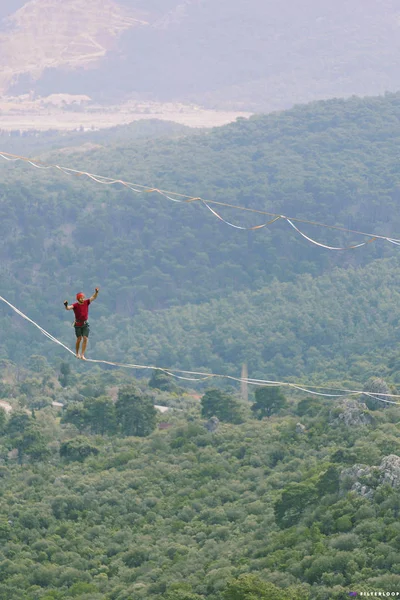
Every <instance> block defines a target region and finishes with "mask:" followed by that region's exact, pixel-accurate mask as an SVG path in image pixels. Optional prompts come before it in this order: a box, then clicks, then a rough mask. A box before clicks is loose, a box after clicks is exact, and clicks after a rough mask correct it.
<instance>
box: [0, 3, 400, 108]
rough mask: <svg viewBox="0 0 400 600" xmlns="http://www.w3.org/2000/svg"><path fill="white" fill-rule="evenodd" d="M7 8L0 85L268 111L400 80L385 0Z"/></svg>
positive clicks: (393, 7) (395, 10)
mask: <svg viewBox="0 0 400 600" xmlns="http://www.w3.org/2000/svg"><path fill="white" fill-rule="evenodd" d="M6 7H7V9H5V8H3V11H2V13H0V16H1V15H2V14H3V16H6V14H7V12H8V15H9V16H8V19H7V20H6V21H4V22H3V33H2V36H1V39H0V56H1V57H2V65H3V67H2V69H1V70H0V89H1V90H2V92H3V93H5V92H7V93H11V92H12V93H23V92H27V91H30V90H34V91H36V92H37V93H40V94H41V95H47V94H50V93H55V92H64V93H67V92H68V93H77V94H87V95H89V96H91V97H94V98H95V99H97V100H102V101H108V100H111V99H112V100H113V101H115V100H118V99H121V98H122V97H126V96H132V95H133V96H134V97H136V98H142V99H146V98H147V99H149V98H150V99H155V100H160V101H171V100H172V101H195V102H197V103H199V104H203V105H207V106H210V107H219V108H228V107H229V108H234V109H241V108H245V109H249V110H259V109H262V110H269V109H274V108H283V107H288V106H290V105H292V104H293V103H295V102H299V101H309V100H313V99H318V98H326V97H330V96H348V95H352V94H361V95H365V94H374V93H382V92H384V91H396V90H397V89H399V88H400V74H399V71H398V68H397V65H398V62H399V58H400V41H399V40H400V38H399V28H400V8H399V6H398V4H397V3H396V2H394V1H392V0H378V1H377V0H364V1H361V0H350V1H347V0H338V1H337V2H335V3H332V2H330V1H328V0H307V1H306V2H301V3H299V2H297V0H284V1H283V2H279V3H276V2H273V1H272V0H266V1H265V0H236V1H235V2H231V1H228V0H219V1H218V2H215V1H211V0H186V1H185V2H180V1H179V0H168V2H161V1H158V0H153V1H151V2H144V0H124V1H121V0H89V1H88V2H85V4H84V6H82V4H81V3H80V2H77V1H75V0H70V1H68V2H61V1H58V0H31V1H29V2H25V3H23V6H21V2H18V1H15V2H12V1H8V2H7V3H6ZM12 10H13V11H14V12H13V13H12V14H11V15H10V12H11V11H12Z"/></svg>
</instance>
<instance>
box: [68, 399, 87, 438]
mask: <svg viewBox="0 0 400 600" xmlns="http://www.w3.org/2000/svg"><path fill="white" fill-rule="evenodd" d="M88 422H89V419H88V411H87V408H86V407H85V405H84V404H83V402H71V404H68V406H67V407H66V408H64V410H63V414H62V417H61V423H63V424H65V423H71V425H75V427H76V428H77V429H78V431H80V432H82V431H83V430H84V429H85V428H86V427H87V426H88Z"/></svg>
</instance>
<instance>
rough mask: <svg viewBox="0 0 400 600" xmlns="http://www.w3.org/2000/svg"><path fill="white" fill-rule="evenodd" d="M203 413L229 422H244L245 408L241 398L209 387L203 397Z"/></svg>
mask: <svg viewBox="0 0 400 600" xmlns="http://www.w3.org/2000/svg"><path fill="white" fill-rule="evenodd" d="M201 414H202V416H203V417H206V418H208V419H209V418H210V417H217V418H218V419H220V420H221V421H225V422H227V423H242V422H243V409H242V406H241V403H240V400H239V399H238V398H237V397H236V396H234V395H233V394H230V393H228V392H225V391H223V390H219V389H217V388H215V389H214V388H212V389H209V390H207V391H206V392H205V394H204V395H203V397H202V398H201Z"/></svg>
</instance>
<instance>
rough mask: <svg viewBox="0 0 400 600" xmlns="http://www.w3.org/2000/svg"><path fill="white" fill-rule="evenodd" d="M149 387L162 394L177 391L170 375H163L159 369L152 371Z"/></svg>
mask: <svg viewBox="0 0 400 600" xmlns="http://www.w3.org/2000/svg"><path fill="white" fill-rule="evenodd" d="M149 387H151V388H155V389H157V390H162V391H164V392H174V391H176V390H177V386H176V385H175V383H174V382H173V380H172V377H171V375H168V373H165V372H164V371H161V370H160V369H155V370H154V371H153V373H152V375H151V378H150V380H149Z"/></svg>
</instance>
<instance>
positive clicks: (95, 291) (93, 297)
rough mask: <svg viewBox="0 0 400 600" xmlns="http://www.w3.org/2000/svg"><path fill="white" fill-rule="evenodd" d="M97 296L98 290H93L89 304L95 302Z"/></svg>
mask: <svg viewBox="0 0 400 600" xmlns="http://www.w3.org/2000/svg"><path fill="white" fill-rule="evenodd" d="M98 295H99V288H95V290H94V294H93V296H91V297H90V302H93V300H96V298H97V296H98Z"/></svg>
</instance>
